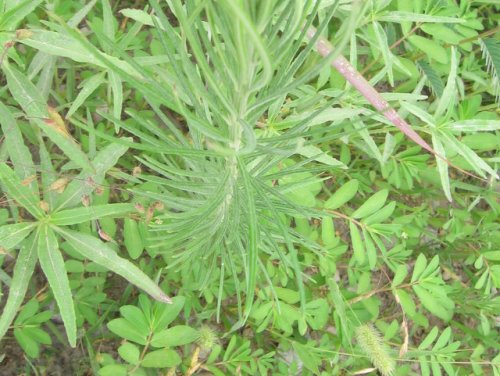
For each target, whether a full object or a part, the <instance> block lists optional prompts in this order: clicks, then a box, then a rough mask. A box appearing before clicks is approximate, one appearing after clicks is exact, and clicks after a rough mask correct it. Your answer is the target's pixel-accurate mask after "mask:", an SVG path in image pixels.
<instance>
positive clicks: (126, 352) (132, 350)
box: [118, 342, 141, 365]
mask: <svg viewBox="0 0 500 376" xmlns="http://www.w3.org/2000/svg"><path fill="white" fill-rule="evenodd" d="M118 354H120V356H121V357H122V359H123V360H125V361H126V362H127V363H130V364H133V365H136V364H138V363H139V357H140V355H141V352H140V351H139V348H138V347H137V346H136V345H134V344H132V343H128V342H126V343H124V344H123V345H121V346H120V347H119V348H118Z"/></svg>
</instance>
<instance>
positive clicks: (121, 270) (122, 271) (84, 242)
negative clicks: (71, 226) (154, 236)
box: [57, 228, 171, 303]
mask: <svg viewBox="0 0 500 376" xmlns="http://www.w3.org/2000/svg"><path fill="white" fill-rule="evenodd" d="M57 232H59V233H60V234H61V235H62V236H63V237H64V238H65V239H66V240H67V241H68V243H69V244H71V246H72V247H73V248H74V249H75V250H76V251H77V252H79V253H80V254H81V255H82V256H84V257H86V258H88V259H89V260H92V261H94V262H95V263H96V264H99V265H101V266H104V267H105V268H107V269H109V270H111V271H112V272H114V273H116V274H118V275H121V276H122V277H123V278H125V279H126V280H127V281H129V282H130V283H132V284H134V285H136V286H137V287H139V288H140V289H142V290H144V291H145V292H146V293H148V294H149V295H151V297H153V298H154V299H156V300H158V301H160V302H163V303H171V299H170V298H169V297H168V296H167V295H165V293H164V292H163V291H162V290H161V289H160V287H159V286H158V285H157V284H156V283H154V282H153V281H152V280H151V279H150V278H149V277H148V275H147V274H146V273H144V272H143V271H141V270H140V269H139V268H138V267H137V266H135V265H134V264H132V263H131V262H130V261H128V260H125V259H123V258H121V257H120V256H118V255H117V254H116V252H115V251H114V250H113V249H112V248H110V247H109V246H108V245H106V244H105V243H103V242H102V241H100V240H99V239H96V238H94V237H93V236H90V235H87V234H82V233H79V232H76V231H73V230H68V229H62V228H57Z"/></svg>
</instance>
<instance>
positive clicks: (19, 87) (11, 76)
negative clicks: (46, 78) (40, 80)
mask: <svg viewBox="0 0 500 376" xmlns="http://www.w3.org/2000/svg"><path fill="white" fill-rule="evenodd" d="M3 69H4V72H5V76H6V77H7V85H8V87H9V90H10V92H11V93H12V96H13V97H14V99H15V100H16V101H17V102H18V103H19V105H20V106H21V107H22V108H23V110H24V112H26V114H27V115H28V116H29V117H30V120H31V121H33V122H34V123H35V124H36V125H37V126H38V127H39V128H40V129H41V130H42V131H43V132H44V133H45V134H46V135H47V136H48V137H49V138H50V139H51V140H52V141H53V142H54V143H55V144H56V145H57V146H58V147H59V148H60V149H61V150H62V151H63V152H64V153H65V154H66V156H67V157H68V158H69V159H71V160H72V161H73V162H75V163H76V164H77V165H78V166H80V167H81V168H83V169H84V170H90V171H91V170H92V166H91V165H90V161H89V159H88V157H87V155H86V154H85V153H84V152H83V151H82V149H81V148H80V146H79V145H78V144H77V143H76V141H75V140H74V139H73V137H71V135H69V133H67V132H64V131H61V130H60V129H58V128H57V127H55V126H53V125H50V122H49V120H50V119H49V114H48V107H47V104H46V102H45V99H44V98H43V96H42V95H41V93H40V92H39V91H38V89H37V88H36V86H35V85H33V83H32V82H31V81H30V80H29V79H28V78H27V77H26V76H25V75H24V74H22V73H21V72H19V71H18V70H17V69H15V68H13V67H12V66H10V65H8V64H4V66H3ZM44 119H45V120H44Z"/></svg>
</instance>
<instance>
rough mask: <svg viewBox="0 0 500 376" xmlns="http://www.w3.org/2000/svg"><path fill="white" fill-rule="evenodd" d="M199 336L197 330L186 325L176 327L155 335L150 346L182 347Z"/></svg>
mask: <svg viewBox="0 0 500 376" xmlns="http://www.w3.org/2000/svg"><path fill="white" fill-rule="evenodd" d="M199 336H200V335H199V333H198V331H197V330H195V329H193V328H191V327H189V326H186V325H177V326H174V327H172V328H168V329H165V330H162V331H161V332H158V333H155V335H154V336H153V339H152V340H151V345H153V346H154V347H175V346H182V345H186V344H188V343H191V342H194V341H196V340H197V339H198V337H199Z"/></svg>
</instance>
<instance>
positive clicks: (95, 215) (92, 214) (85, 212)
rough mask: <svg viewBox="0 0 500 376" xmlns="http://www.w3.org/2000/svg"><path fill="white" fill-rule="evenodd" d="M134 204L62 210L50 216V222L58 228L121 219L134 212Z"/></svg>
mask: <svg viewBox="0 0 500 376" xmlns="http://www.w3.org/2000/svg"><path fill="white" fill-rule="evenodd" d="M134 210H135V209H134V205H132V204H104V205H94V206H88V207H80V208H75V209H66V210H61V211H59V212H57V213H54V214H52V215H51V216H50V222H51V223H53V224H55V225H57V226H67V225H76V224H78V223H82V222H88V221H92V220H94V219H99V218H102V217H112V218H116V217H120V216H123V215H125V214H127V213H130V212H133V211H134Z"/></svg>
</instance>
